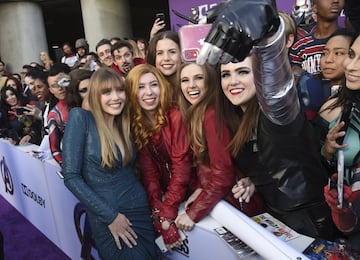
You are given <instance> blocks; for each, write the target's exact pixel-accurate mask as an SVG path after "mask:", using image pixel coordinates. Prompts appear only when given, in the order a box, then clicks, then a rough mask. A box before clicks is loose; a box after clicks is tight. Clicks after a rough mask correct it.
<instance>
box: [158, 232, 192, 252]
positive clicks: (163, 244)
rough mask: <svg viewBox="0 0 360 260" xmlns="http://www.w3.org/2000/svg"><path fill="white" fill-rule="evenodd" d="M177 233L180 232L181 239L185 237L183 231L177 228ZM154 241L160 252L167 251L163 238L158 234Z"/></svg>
mask: <svg viewBox="0 0 360 260" xmlns="http://www.w3.org/2000/svg"><path fill="white" fill-rule="evenodd" d="M179 234H180V237H181V239H182V240H185V239H186V234H185V232H184V231H182V230H179ZM155 243H156V245H157V246H158V247H159V248H160V250H161V252H163V253H165V252H167V251H168V249H167V248H166V246H165V243H164V239H163V237H162V236H159V237H158V238H156V239H155Z"/></svg>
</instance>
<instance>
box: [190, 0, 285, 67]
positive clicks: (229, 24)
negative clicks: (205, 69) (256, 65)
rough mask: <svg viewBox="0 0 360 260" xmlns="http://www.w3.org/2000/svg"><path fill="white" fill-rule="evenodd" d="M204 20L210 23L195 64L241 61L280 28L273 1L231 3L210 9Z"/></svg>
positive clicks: (250, 0) (260, 0)
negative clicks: (256, 45)
mask: <svg viewBox="0 0 360 260" xmlns="http://www.w3.org/2000/svg"><path fill="white" fill-rule="evenodd" d="M207 16H208V20H210V21H211V20H213V21H214V22H213V25H212V27H211V29H210V31H209V33H208V35H207V37H206V39H205V43H204V45H203V47H202V49H201V51H200V53H199V56H198V58H197V63H199V64H204V63H205V62H209V63H210V64H217V63H228V62H230V61H231V60H234V59H236V60H238V61H242V60H244V59H245V58H246V57H247V56H248V55H249V53H250V51H251V49H252V47H253V46H254V45H255V44H257V43H258V42H260V41H261V40H263V39H265V38H268V37H270V36H272V35H273V34H274V33H275V32H276V31H277V29H278V27H279V25H280V20H279V16H278V12H277V9H276V5H275V1H273V0H242V1H236V0H232V1H228V2H225V3H224V4H221V5H220V6H217V7H216V6H215V7H214V9H210V10H209V11H208V13H207Z"/></svg>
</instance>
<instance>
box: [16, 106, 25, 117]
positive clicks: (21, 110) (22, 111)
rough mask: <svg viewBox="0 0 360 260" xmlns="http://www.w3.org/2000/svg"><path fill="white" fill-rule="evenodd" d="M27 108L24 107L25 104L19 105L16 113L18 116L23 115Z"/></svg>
mask: <svg viewBox="0 0 360 260" xmlns="http://www.w3.org/2000/svg"><path fill="white" fill-rule="evenodd" d="M25 109H26V107H23V106H17V107H15V112H16V115H18V116H21V115H23V114H24V111H25Z"/></svg>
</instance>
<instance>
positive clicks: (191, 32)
mask: <svg viewBox="0 0 360 260" xmlns="http://www.w3.org/2000/svg"><path fill="white" fill-rule="evenodd" d="M211 26H212V25H211V24H193V25H183V26H181V27H180V29H179V32H178V33H179V38H180V46H181V56H182V58H183V60H184V61H186V62H191V61H196V58H197V56H198V55H199V52H200V50H201V48H202V45H203V44H204V41H205V38H206V36H207V34H208V33H209V31H210V28H211Z"/></svg>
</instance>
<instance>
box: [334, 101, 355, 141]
mask: <svg viewBox="0 0 360 260" xmlns="http://www.w3.org/2000/svg"><path fill="white" fill-rule="evenodd" d="M355 105H356V104H354V103H353V102H346V103H345V105H344V110H343V111H342V114H341V118H340V122H343V121H344V122H345V125H344V126H343V127H342V128H341V129H340V131H346V130H347V129H348V127H349V124H350V120H351V116H352V112H353V111H354V108H355ZM344 138H345V136H341V137H339V138H337V139H336V142H337V143H338V144H340V145H342V144H343V142H344Z"/></svg>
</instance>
